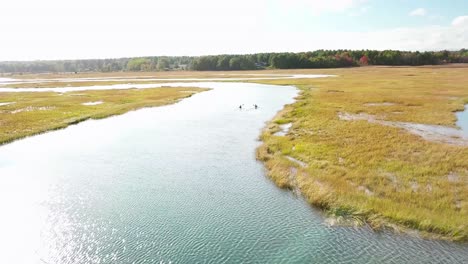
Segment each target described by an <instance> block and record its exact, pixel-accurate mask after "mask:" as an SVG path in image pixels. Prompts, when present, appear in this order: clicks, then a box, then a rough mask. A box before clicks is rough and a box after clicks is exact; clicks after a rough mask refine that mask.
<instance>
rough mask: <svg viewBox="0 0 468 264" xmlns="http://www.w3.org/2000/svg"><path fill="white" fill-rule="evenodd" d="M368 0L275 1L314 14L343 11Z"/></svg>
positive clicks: (281, 5)
mask: <svg viewBox="0 0 468 264" xmlns="http://www.w3.org/2000/svg"><path fill="white" fill-rule="evenodd" d="M366 2H368V0H277V1H273V3H275V4H276V5H278V7H279V8H280V9H281V10H283V11H285V10H307V11H309V12H310V13H312V14H314V15H320V14H323V13H341V12H344V11H346V10H349V9H353V8H356V7H358V6H360V5H362V4H365V3H366Z"/></svg>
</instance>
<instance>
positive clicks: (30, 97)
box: [0, 87, 207, 145]
mask: <svg viewBox="0 0 468 264" xmlns="http://www.w3.org/2000/svg"><path fill="white" fill-rule="evenodd" d="M205 90H207V89H200V88H185V87H183V88H154V89H129V90H104V91H83V92H68V93H63V94H60V93H54V92H32V93H23V92H21V93H0V102H15V103H14V104H10V105H6V106H0V145H1V144H5V143H8V142H11V141H13V140H16V139H19V138H23V137H26V136H30V135H34V134H39V133H43V132H46V131H49V130H55V129H61V128H65V127H67V126H69V125H71V124H77V123H79V122H82V121H84V120H87V119H100V118H105V117H108V116H112V115H119V114H123V113H125V112H128V111H131V110H135V109H139V108H143V107H153V106H160V105H166V104H171V103H175V102H177V101H179V100H181V99H182V98H185V97H189V96H191V95H193V94H194V93H197V92H201V91H205ZM96 101H103V103H102V104H98V105H91V106H86V105H83V103H86V102H96Z"/></svg>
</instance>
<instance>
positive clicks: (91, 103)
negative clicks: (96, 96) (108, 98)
mask: <svg viewBox="0 0 468 264" xmlns="http://www.w3.org/2000/svg"><path fill="white" fill-rule="evenodd" d="M102 103H104V102H103V101H95V102H86V103H82V105H86V106H90V105H100V104H102Z"/></svg>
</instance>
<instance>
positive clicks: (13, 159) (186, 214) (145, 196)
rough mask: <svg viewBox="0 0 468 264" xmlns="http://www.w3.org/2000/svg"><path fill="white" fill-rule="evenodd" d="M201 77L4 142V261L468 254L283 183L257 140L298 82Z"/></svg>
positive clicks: (365, 259) (371, 259) (458, 258)
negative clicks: (326, 212)
mask: <svg viewBox="0 0 468 264" xmlns="http://www.w3.org/2000/svg"><path fill="white" fill-rule="evenodd" d="M185 85H187V86H193V85H194V84H185ZM200 86H202V87H215V88H216V89H214V90H211V91H208V92H203V93H200V94H196V95H194V96H192V97H191V98H188V99H185V100H183V101H182V102H180V103H177V104H175V105H170V106H164V107H158V108H149V109H142V110H138V111H134V112H130V113H127V114H125V115H121V116H116V117H111V118H107V119H104V120H99V121H95V120H91V121H86V122H84V123H81V124H79V125H75V126H71V127H69V128H67V129H64V130H60V131H54V132H50V133H46V134H43V135H39V136H35V137H30V138H26V139H24V140H20V141H17V142H14V143H11V144H8V145H5V146H2V147H0V208H2V217H1V218H0V234H2V235H1V236H0V248H1V251H0V252H1V253H0V263H132V262H136V263H286V262H288V263H344V262H347V263H467V262H468V247H467V246H466V245H460V244H454V243H449V242H441V241H427V240H421V239H418V238H412V237H407V236H402V235H394V234H387V233H373V232H372V231H370V230H369V229H367V228H360V229H359V228H358V229H355V228H349V227H328V226H327V225H326V224H324V221H323V218H322V217H321V215H320V213H319V212H318V211H316V210H314V209H312V208H310V206H308V205H307V204H306V203H305V202H304V201H303V200H302V199H300V198H297V197H295V196H294V195H292V194H291V193H290V192H288V191H283V190H280V189H278V188H277V187H276V186H274V184H272V183H271V182H270V180H269V179H267V178H266V177H265V174H264V169H263V166H262V164H261V163H259V162H257V161H255V148H256V147H257V146H258V144H259V142H258V141H257V138H258V135H259V133H260V130H261V129H262V127H263V126H264V125H265V122H266V121H267V120H270V119H271V118H272V117H273V116H274V114H275V113H276V112H277V111H278V110H280V109H281V108H282V107H283V105H284V104H286V103H290V102H292V101H293V97H294V96H295V95H296V94H297V92H296V90H295V89H294V88H293V87H280V86H269V85H257V84H242V83H200ZM240 104H245V105H253V104H257V105H259V109H257V110H255V109H253V110H249V111H243V110H242V111H241V110H239V109H238V106H239V105H240Z"/></svg>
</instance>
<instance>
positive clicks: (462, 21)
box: [452, 16, 468, 27]
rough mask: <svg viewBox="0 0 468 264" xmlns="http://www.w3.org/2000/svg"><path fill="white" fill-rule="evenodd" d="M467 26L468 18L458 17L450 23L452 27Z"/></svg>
mask: <svg viewBox="0 0 468 264" xmlns="http://www.w3.org/2000/svg"><path fill="white" fill-rule="evenodd" d="M463 25H465V26H467V25H468V16H459V17H456V18H455V19H454V20H453V21H452V26H456V27H458V26H463Z"/></svg>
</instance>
